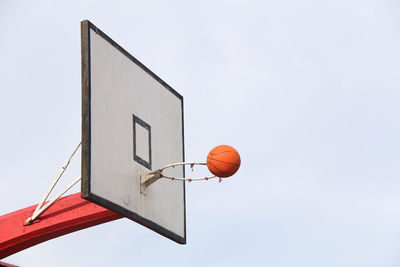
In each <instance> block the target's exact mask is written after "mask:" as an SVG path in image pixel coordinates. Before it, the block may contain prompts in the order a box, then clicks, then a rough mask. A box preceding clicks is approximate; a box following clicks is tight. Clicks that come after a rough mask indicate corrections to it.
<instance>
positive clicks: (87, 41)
mask: <svg viewBox="0 0 400 267" xmlns="http://www.w3.org/2000/svg"><path fill="white" fill-rule="evenodd" d="M81 31H82V32H81V33H82V197H83V198H85V199H87V200H89V201H92V202H94V203H96V204H98V205H101V206H103V207H105V208H107V209H110V210H113V211H115V212H118V213H120V214H122V215H123V216H125V217H127V218H130V219H132V220H134V221H136V222H138V223H140V224H142V225H144V226H146V227H148V228H150V229H152V230H154V231H156V232H158V233H160V234H162V235H164V236H166V237H168V238H170V239H172V240H174V241H176V242H178V243H181V244H185V243H186V215H185V184H184V182H182V181H173V182H172V181H170V180H165V179H159V180H158V181H156V182H155V183H153V184H152V185H150V186H149V187H147V188H146V189H145V190H144V189H143V188H142V190H141V186H140V175H143V174H145V173H147V172H150V171H151V170H155V169H158V168H160V167H162V166H164V165H167V164H170V163H174V162H182V161H184V137H183V97H182V96H181V95H179V94H178V93H177V92H176V91H175V90H174V89H172V88H171V87H170V86H168V85H167V84H166V83H165V82H164V81H162V80H161V79H160V78H159V77H157V76H156V75H155V74H154V73H152V72H151V71H150V70H149V69H148V68H146V67H145V66H144V65H143V64H142V63H140V62H139V61H138V60H137V59H135V58H134V57H133V56H132V55H130V54H129V53H128V52H127V51H125V50H124V49H123V48H122V47H120V46H119V45H118V44H117V43H115V42H114V41H113V40H112V39H111V38H109V37H108V36H107V35H106V34H104V33H103V32H102V31H101V30H99V29H98V28H97V27H96V26H94V25H93V24H92V23H90V22H89V21H83V22H82V23H81ZM170 174H171V175H174V176H177V177H184V175H185V174H184V168H183V167H176V168H174V169H172V170H170Z"/></svg>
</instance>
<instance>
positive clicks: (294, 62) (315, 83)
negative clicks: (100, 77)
mask: <svg viewBox="0 0 400 267" xmlns="http://www.w3.org/2000/svg"><path fill="white" fill-rule="evenodd" d="M54 2H55V1H1V2H0V33H1V42H0V83H1V85H0V92H1V94H0V121H1V125H2V126H1V131H0V203H1V204H0V214H6V213H8V212H12V211H14V210H17V209H20V208H24V207H27V206H30V205H32V204H34V203H37V202H38V201H39V199H40V198H41V196H42V194H43V193H44V192H45V191H46V189H47V187H48V186H49V185H50V183H51V181H52V179H53V178H54V176H55V175H56V174H57V172H58V170H59V168H60V167H61V166H62V164H63V163H64V162H65V160H66V159H67V157H68V155H69V154H70V153H71V152H72V150H73V148H74V146H75V145H76V144H77V143H78V142H79V140H80V123H81V121H80V112H81V103H80V101H81V99H80V97H81V76H80V75H81V73H80V71H81V70H80V56H81V55H80V21H81V20H84V19H89V20H90V21H91V22H92V23H94V24H95V25H96V26H98V27H99V28H100V29H101V30H103V31H104V32H105V33H106V34H108V35H109V36H110V37H111V38H113V39H114V40H115V41H116V42H117V43H119V44H120V45H121V46H122V47H124V48H125V49H126V50H127V51H128V52H130V53H131V54H132V55H133V56H135V57H136V58H137V59H139V60H140V61H141V62H142V63H144V64H145V65H146V66H147V67H149V68H150V69H151V70H152V71H153V72H155V73H156V74H157V75H158V76H160V77H161V78H162V79H163V80H165V81H166V82H167V83H168V84H170V85H171V86H172V87H173V88H175V89H176V90H177V91H178V92H179V93H181V94H182V95H183V96H184V101H185V142H186V143H185V146H186V159H187V160H196V161H197V160H205V156H206V154H207V153H208V151H209V150H210V149H211V148H212V147H214V146H215V145H217V144H223V143H224V144H230V145H233V146H234V147H236V148H237V149H238V150H239V152H240V153H241V156H242V167H241V169H240V170H239V172H238V173H237V174H236V175H235V176H234V177H232V179H228V180H224V181H223V183H221V184H218V183H217V182H216V181H208V182H205V183H190V184H188V185H187V191H186V192H187V237H188V244H187V245H185V246H182V245H178V244H175V243H174V242H172V241H170V240H168V239H165V238H164V237H161V236H159V235H158V234H155V233H153V232H152V231H150V230H148V229H146V228H144V227H142V226H140V225H137V224H136V223H134V222H132V221H129V220H127V219H122V220H118V221H114V222H111V223H107V224H103V225H100V226H96V227H92V228H90V229H86V230H82V231H79V232H76V233H73V234H69V235H66V236H63V237H59V238H56V239H54V240H51V241H48V242H45V243H42V244H40V245H37V246H35V247H33V248H30V249H27V250H25V251H22V252H20V253H17V254H15V255H13V256H10V257H8V258H6V259H4V261H6V262H9V263H13V264H18V265H22V266H133V265H135V266H246V265H247V266H307V267H309V266H363V267H366V266H399V264H400V256H399V249H400V209H399V204H400V180H399V175H400V171H399V170H400V168H399V159H400V152H399V151H400V142H399V136H400V123H399V114H400V105H399V100H400V87H399V86H400V78H399V77H400V76H399V72H400V50H399V47H400V34H399V32H400V17H399V14H400V4H399V2H398V1H382V0H380V1H378V0H377V1H343V0H339V1H294V0H292V1H290V0H279V1H278V0H274V1H197V2H194V1H157V2H156V1H153V2H151V1H147V2H146V3H144V2H145V1H129V3H128V1H126V2H123V1H112V3H111V2H109V1H107V3H106V2H105V1H64V3H63V4H55V3H54ZM108 2H109V3H108ZM148 2H151V3H148ZM79 162H80V159H79V157H78V158H77V159H75V160H74V161H73V162H72V163H71V169H70V170H68V173H67V175H66V177H64V179H63V183H62V184H61V185H60V187H58V189H60V188H61V187H62V185H63V184H68V183H69V181H71V180H72V179H73V178H75V177H76V176H78V175H79V174H80V163H79ZM202 173H206V172H205V171H203V170H200V169H198V172H196V173H194V175H196V176H197V175H201V174H202ZM189 174H190V173H189ZM78 190H79V186H78V187H76V188H74V190H73V191H72V192H77V191H78Z"/></svg>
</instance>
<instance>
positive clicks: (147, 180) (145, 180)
mask: <svg viewBox="0 0 400 267" xmlns="http://www.w3.org/2000/svg"><path fill="white" fill-rule="evenodd" d="M185 165H189V166H190V168H191V169H192V171H193V168H194V166H195V165H207V163H204V162H177V163H172V164H168V165H166V166H164V167H162V168H160V169H158V170H155V171H152V172H149V173H146V174H145V175H143V176H142V179H141V184H142V185H145V186H149V185H151V184H152V183H154V182H155V181H157V180H158V179H160V178H166V179H170V180H172V181H174V180H178V181H186V182H193V181H204V180H206V181H207V180H210V179H213V178H216V177H217V176H216V175H211V176H205V177H197V178H185V177H174V176H169V175H165V174H164V173H163V171H164V170H165V169H168V168H175V167H176V166H185ZM219 178H220V177H219ZM221 181H222V180H221V178H220V179H219V182H221Z"/></svg>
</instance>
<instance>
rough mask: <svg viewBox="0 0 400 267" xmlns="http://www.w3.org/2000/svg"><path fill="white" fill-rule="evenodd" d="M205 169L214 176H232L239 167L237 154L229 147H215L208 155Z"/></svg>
mask: <svg viewBox="0 0 400 267" xmlns="http://www.w3.org/2000/svg"><path fill="white" fill-rule="evenodd" d="M207 167H208V169H209V170H210V172H211V173H212V174H214V175H215V176H218V177H229V176H232V175H234V174H235V172H236V171H237V170H238V169H239V167H240V156H239V153H238V152H237V151H236V149H234V148H233V147H231V146H227V145H220V146H216V147H214V148H213V149H211V151H210V153H208V156H207Z"/></svg>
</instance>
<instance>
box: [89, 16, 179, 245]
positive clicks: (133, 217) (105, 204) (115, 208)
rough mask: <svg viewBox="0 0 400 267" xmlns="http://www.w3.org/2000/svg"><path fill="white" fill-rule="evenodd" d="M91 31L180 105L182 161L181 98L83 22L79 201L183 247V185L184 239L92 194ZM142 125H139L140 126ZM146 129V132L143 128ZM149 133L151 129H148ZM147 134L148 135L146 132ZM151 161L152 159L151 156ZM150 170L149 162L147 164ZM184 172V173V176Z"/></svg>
mask: <svg viewBox="0 0 400 267" xmlns="http://www.w3.org/2000/svg"><path fill="white" fill-rule="evenodd" d="M90 30H93V31H95V32H96V33H97V34H99V35H100V36H101V37H102V38H104V39H105V40H106V41H107V42H108V43H109V44H111V45H112V46H114V48H116V49H117V50H118V51H120V52H121V53H122V54H123V55H125V56H126V57H127V58H128V59H129V60H131V61H132V62H133V63H134V64H136V65H137V66H139V67H140V68H141V69H142V70H144V71H145V72H146V73H147V74H149V75H150V76H151V77H153V78H154V79H155V80H156V81H158V82H159V83H160V84H161V85H162V86H163V87H164V88H165V89H166V90H168V91H170V92H171V93H172V94H174V95H175V96H176V97H177V98H179V99H180V101H181V103H182V104H181V108H182V144H183V151H182V153H183V159H182V160H183V161H184V155H185V153H184V147H185V146H184V125H183V121H184V120H183V97H182V96H181V95H180V94H179V93H178V92H177V91H175V90H174V89H173V88H172V87H170V86H169V85H168V84H167V83H165V82H164V81H163V80H162V79H160V78H159V77H158V76H157V75H156V74H154V73H153V72H152V71H150V70H149V69H148V68H147V67H146V66H144V65H143V64H142V63H141V62H139V61H138V60H137V59H136V58H134V57H133V56H132V55H131V54H129V53H128V52H127V51H126V50H125V49H123V48H122V47H121V46H119V45H118V44H117V43H116V42H115V41H113V40H112V39H111V38H110V37H108V36H107V35H106V34H105V33H104V32H102V31H101V30H100V29H98V28H97V27H96V26H95V25H93V24H92V23H91V22H90V21H88V20H85V21H82V22H81V54H82V62H81V63H82V166H81V168H82V169H81V173H82V182H81V196H82V198H84V199H86V200H89V201H91V202H94V203H96V204H98V205H100V206H103V207H105V208H107V209H109V210H112V211H114V212H117V213H119V214H121V215H123V216H125V217H127V218H129V219H131V220H133V221H135V222H137V223H139V224H141V225H143V226H145V227H147V228H150V229H151V230H153V231H155V232H157V233H159V234H161V235H163V236H165V237H167V238H169V239H171V240H173V241H175V242H177V243H179V244H186V197H185V183H183V197H184V235H183V236H180V235H177V234H176V233H174V232H172V231H170V230H168V229H166V228H164V227H163V226H161V225H158V224H157V223H154V222H153V221H150V220H148V219H146V218H144V217H142V216H140V215H139V214H137V213H134V212H132V211H129V210H127V209H124V208H123V207H120V206H118V205H116V204H114V203H112V202H110V201H108V200H107V199H104V198H102V197H100V196H97V195H96V194H94V193H93V192H92V190H91V186H90V184H91V54H90V42H91V40H90ZM140 123H141V122H140V121H139V124H140ZM141 126H143V127H145V128H146V125H145V124H143V123H141ZM146 129H147V128H146ZM149 130H150V129H149ZM149 134H150V131H149ZM150 158H151V156H150ZM148 163H150V165H149V166H148V167H151V161H150V162H148ZM184 171H185V170H184V169H183V172H184Z"/></svg>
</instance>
